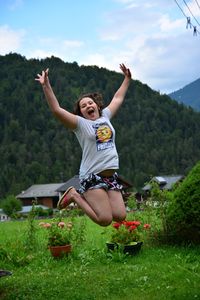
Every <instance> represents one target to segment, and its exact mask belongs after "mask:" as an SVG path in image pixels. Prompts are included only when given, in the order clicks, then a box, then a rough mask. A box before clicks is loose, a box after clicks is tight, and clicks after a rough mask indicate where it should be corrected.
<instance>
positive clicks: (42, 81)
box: [35, 69, 49, 85]
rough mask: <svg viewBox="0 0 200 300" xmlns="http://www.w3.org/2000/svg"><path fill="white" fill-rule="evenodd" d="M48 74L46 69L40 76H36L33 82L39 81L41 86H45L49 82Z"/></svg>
mask: <svg viewBox="0 0 200 300" xmlns="http://www.w3.org/2000/svg"><path fill="white" fill-rule="evenodd" d="M48 74H49V69H46V70H45V71H42V74H37V78H35V80H36V81H39V82H40V84H41V85H46V84H47V83H48V82H49V78H48Z"/></svg>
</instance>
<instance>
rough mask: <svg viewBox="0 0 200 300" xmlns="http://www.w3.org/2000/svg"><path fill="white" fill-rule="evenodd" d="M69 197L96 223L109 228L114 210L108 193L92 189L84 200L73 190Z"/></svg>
mask: <svg viewBox="0 0 200 300" xmlns="http://www.w3.org/2000/svg"><path fill="white" fill-rule="evenodd" d="M68 197H69V198H70V199H71V200H72V201H74V202H75V203H76V204H77V205H78V206H79V207H80V208H81V209H82V210H83V211H84V212H85V213H86V214H87V216H88V217H90V218H91V219H92V220H93V221H94V222H95V223H97V224H99V225H101V226H108V225H109V224H110V223H111V222H112V218H113V217H112V209H111V205H110V201H109V197H108V193H107V192H106V191H105V190H104V189H91V190H87V191H86V192H85V193H84V198H83V197H82V196H81V195H80V194H79V193H77V191H76V190H75V188H72V189H71V190H70V191H69V193H68Z"/></svg>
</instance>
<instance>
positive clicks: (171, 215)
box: [166, 162, 200, 244]
mask: <svg viewBox="0 0 200 300" xmlns="http://www.w3.org/2000/svg"><path fill="white" fill-rule="evenodd" d="M199 200H200V162H198V163H197V164H196V165H195V166H194V168H193V169H192V170H191V171H190V173H189V174H188V176H187V177H186V178H185V179H184V181H183V182H182V183H181V184H180V185H179V186H178V187H177V188H176V189H175V191H174V193H173V196H172V199H171V201H170V203H169V205H168V207H167V211H166V226H167V233H168V235H169V234H170V235H172V236H173V241H175V240H176V241H177V242H183V243H195V244H200V201H199ZM174 238H175V239H174Z"/></svg>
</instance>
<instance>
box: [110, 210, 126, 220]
mask: <svg viewBox="0 0 200 300" xmlns="http://www.w3.org/2000/svg"><path fill="white" fill-rule="evenodd" d="M125 219H126V212H121V213H119V214H117V215H113V220H114V221H115V222H122V221H124V220H125Z"/></svg>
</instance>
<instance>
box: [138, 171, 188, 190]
mask: <svg viewBox="0 0 200 300" xmlns="http://www.w3.org/2000/svg"><path fill="white" fill-rule="evenodd" d="M183 177H184V176H183V175H164V176H155V177H153V178H152V179H151V181H150V182H149V183H148V184H147V185H145V186H144V187H143V188H142V190H143V191H149V190H150V189H151V182H152V181H154V182H157V183H158V184H159V186H160V188H161V189H164V190H171V189H172V187H173V185H174V184H175V183H177V182H179V181H181V180H182V179H183Z"/></svg>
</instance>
